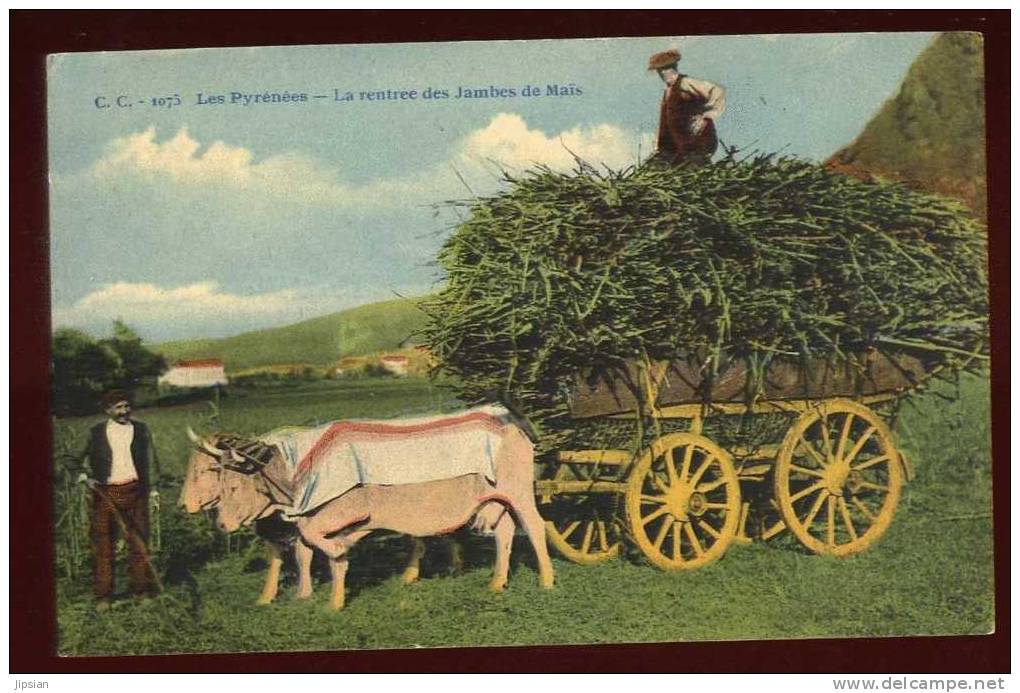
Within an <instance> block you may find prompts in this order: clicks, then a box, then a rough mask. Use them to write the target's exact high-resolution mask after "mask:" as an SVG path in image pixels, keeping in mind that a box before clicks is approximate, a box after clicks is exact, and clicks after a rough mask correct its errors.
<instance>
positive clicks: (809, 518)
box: [801, 491, 829, 528]
mask: <svg viewBox="0 0 1020 693" xmlns="http://www.w3.org/2000/svg"><path fill="white" fill-rule="evenodd" d="M828 497H829V494H827V493H825V492H824V491H823V492H821V493H819V494H818V498H816V499H815V503H814V505H812V506H811V510H809V511H808V514H807V515H805V516H804V519H803V520H802V521H801V524H803V525H804V526H805V527H807V528H810V527H811V524H812V523H813V522H814V521H815V517H817V516H818V511H819V510H821V509H822V505H823V504H824V503H825V499H826V498H828Z"/></svg>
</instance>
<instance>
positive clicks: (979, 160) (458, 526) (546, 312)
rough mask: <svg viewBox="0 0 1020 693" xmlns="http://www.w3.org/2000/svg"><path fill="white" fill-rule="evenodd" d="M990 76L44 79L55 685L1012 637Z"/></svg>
mask: <svg viewBox="0 0 1020 693" xmlns="http://www.w3.org/2000/svg"><path fill="white" fill-rule="evenodd" d="M983 64H984V53H983V44H982V37H981V35H980V34H975V33H966V32H951V33H923V32H908V33H853V34H850V33H845V34H844V33H840V34H831V33H830V34H770V35H764V34H761V35H717V36H691V37H686V36H668V35H664V36H661V37H643V38H627V39H584V40H580V39H579V40H543V41H475V42H455V43H403V44H365V45H316V46H289V47H271V46H269V47H261V48H225V49H188V50H161V51H136V52H131V51H128V52H106V53H65V54H56V55H51V56H49V60H48V64H47V104H48V116H47V136H48V153H49V154H48V156H49V183H50V191H49V194H50V205H51V206H50V215H51V236H50V252H51V299H52V322H53V333H52V345H53V350H52V388H53V389H52V402H53V414H54V416H55V418H54V447H53V449H54V459H53V465H54V480H55V484H54V488H53V493H54V494H55V495H54V504H55V515H54V517H55V529H54V532H55V533H54V536H53V542H54V554H55V560H56V567H55V570H56V574H57V594H56V599H57V619H58V652H59V654H61V655H65V656H90V655H91V656H95V655H143V654H167V653H212V652H217V653H229V652H255V651H259V652H268V651H308V650H329V651H339V650H358V649H362V650H363V649H386V648H411V647H475V646H506V645H552V644H591V643H635V642H686V641H708V640H711V641H725V640H776V639H806V638H848V637H885V636H921V635H964V634H969V635H974V634H986V633H989V632H990V631H992V630H993V624H994V621H995V613H994V604H995V600H994V590H993V526H992V505H991V503H992V501H991V498H992V476H991V468H992V466H991V442H990V418H991V417H990V405H989V401H990V400H989V397H990V394H989V393H990V366H989V351H990V349H989V337H988V314H989V307H988V305H989V303H988V301H989V299H988V265H987V262H988V259H987V258H988V255H987V231H986V224H987V222H986V215H987V203H986V197H987V187H986V162H985V156H984V152H985V126H984V123H985V120H984V110H985V105H984V94H985V91H984V89H985V82H984V75H983Z"/></svg>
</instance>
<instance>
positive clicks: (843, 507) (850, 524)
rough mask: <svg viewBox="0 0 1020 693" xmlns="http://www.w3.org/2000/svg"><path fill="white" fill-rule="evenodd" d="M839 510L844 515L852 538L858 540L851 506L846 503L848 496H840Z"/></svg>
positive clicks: (844, 520) (845, 523)
mask: <svg viewBox="0 0 1020 693" xmlns="http://www.w3.org/2000/svg"><path fill="white" fill-rule="evenodd" d="M839 512H840V514H841V515H842V516H843V524H844V525H846V531H847V532H848V533H849V534H850V540H851V541H857V528H855V527H854V521H853V520H852V519H851V518H850V508H849V507H848V506H847V504H846V498H843V497H840V499H839Z"/></svg>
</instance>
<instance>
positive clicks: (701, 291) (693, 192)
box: [422, 156, 988, 446]
mask: <svg viewBox="0 0 1020 693" xmlns="http://www.w3.org/2000/svg"><path fill="white" fill-rule="evenodd" d="M506 182H507V183H508V189H507V190H506V192H503V193H502V194H498V195H495V196H491V197H485V198H480V199H475V200H472V201H469V202H466V203H464V205H463V208H464V212H465V214H464V217H463V221H462V223H461V224H460V225H459V226H458V227H457V228H456V230H455V231H454V233H453V234H452V235H451V236H450V238H449V239H448V240H447V242H446V243H445V245H444V247H443V249H442V251H441V253H440V256H439V263H440V266H441V267H442V268H443V269H444V270H445V272H446V277H447V282H446V285H445V288H444V289H443V290H442V291H441V292H440V293H439V294H438V295H437V296H436V297H435V298H433V299H432V300H430V301H428V302H426V303H425V304H424V305H423V306H422V307H423V309H424V310H425V311H426V313H427V314H428V315H429V322H428V325H427V327H426V329H425V334H424V339H425V342H426V343H427V344H428V346H429V348H430V350H431V351H432V352H433V353H434V354H435V355H436V356H437V357H438V359H439V361H440V363H441V366H440V368H441V369H442V370H444V371H446V372H448V373H449V374H451V375H453V376H455V377H456V378H457V379H458V381H459V382H460V383H461V385H460V387H461V388H462V391H461V393H460V394H461V396H463V397H465V398H466V399H467V400H469V401H471V400H476V399H484V398H485V397H486V396H491V393H493V392H500V393H505V394H507V395H509V396H510V397H511V398H513V399H514V400H516V401H517V402H518V403H519V404H520V405H521V407H522V408H523V410H524V412H525V413H526V414H527V415H528V416H529V418H531V419H532V420H533V421H534V422H535V423H537V424H539V425H540V426H541V427H542V429H543V433H544V434H545V436H546V440H545V441H544V442H546V444H547V445H553V446H555V445H559V444H564V443H566V442H567V441H568V440H569V439H570V437H571V435H572V433H573V432H575V431H576V428H577V420H576V418H575V417H573V416H571V406H572V401H571V400H572V396H573V394H574V393H576V391H577V388H578V384H579V383H588V384H593V383H599V382H601V383H610V384H619V383H622V384H623V389H629V390H631V391H632V394H633V396H634V397H635V398H639V397H640V394H639V393H638V392H637V391H635V388H634V387H632V385H631V383H630V382H629V381H631V380H633V369H634V364H636V363H642V362H643V363H646V364H647V363H655V362H663V363H686V364H688V367H687V368H688V370H691V369H692V368H693V369H694V372H697V373H699V374H701V377H702V382H701V383H695V384H694V391H695V392H698V393H700V396H701V397H702V398H703V399H705V400H708V399H711V396H712V390H713V381H714V380H715V379H717V378H718V377H719V376H720V373H721V372H723V371H726V370H727V369H728V368H729V367H730V366H732V364H734V363H740V364H742V365H743V367H742V370H741V371H740V372H741V373H743V374H745V376H744V377H745V382H744V383H743V384H742V386H741V387H740V388H739V396H740V397H743V398H745V399H754V398H760V397H763V396H764V395H765V394H766V380H767V378H766V375H767V373H768V369H769V367H770V364H774V363H777V362H783V363H786V364H787V365H788V366H789V364H791V363H792V364H797V365H798V366H799V367H800V368H802V369H805V368H809V367H810V368H814V367H816V366H814V365H813V364H818V363H819V362H833V361H838V362H840V363H842V364H844V366H846V367H851V368H852V367H853V366H854V364H858V365H859V364H861V363H863V362H864V360H865V359H864V357H863V356H862V355H866V354H867V355H870V356H869V358H872V359H873V358H874V355H875V354H879V355H881V354H890V355H892V354H903V353H906V354H909V355H910V356H911V358H913V359H915V362H917V363H921V364H923V368H924V369H928V370H930V369H936V368H944V367H948V368H949V369H950V370H952V369H954V368H960V367H964V366H967V365H970V364H974V363H976V362H980V361H981V360H982V359H984V358H985V355H986V353H987V340H986V336H985V335H986V329H987V313H988V306H987V276H986V250H985V232H984V229H983V227H981V226H980V225H979V224H977V223H976V222H975V221H974V220H973V219H972V218H971V217H970V216H969V215H968V213H967V211H966V209H965V208H964V207H963V206H962V205H960V204H958V203H955V202H953V201H951V200H948V199H945V198H941V197H935V196H930V195H925V194H921V193H917V192H912V191H910V190H908V189H906V188H905V187H903V186H900V185H894V184H886V183H873V182H863V181H858V180H855V179H851V178H847V177H844V176H840V175H832V174H830V173H829V172H827V171H826V170H825V169H824V168H822V167H821V166H818V165H816V164H812V163H808V162H804V161H800V160H796V159H789V158H775V157H771V156H759V157H754V158H748V159H744V160H741V161H737V160H733V159H727V160H724V161H722V162H719V163H715V164H712V165H709V166H706V167H702V168H683V167H681V168H671V169H670V168H659V167H651V166H645V167H640V168H630V169H626V170H623V171H619V172H616V171H608V170H607V171H597V170H595V169H593V168H592V167H590V166H588V165H586V164H583V163H579V165H578V168H577V169H576V170H575V171H573V172H571V173H566V174H564V173H557V172H554V171H552V170H549V169H546V168H538V169H535V170H533V171H530V172H529V173H527V174H525V175H523V176H522V177H519V178H514V177H511V176H507V178H506ZM847 364H849V366H847ZM614 386H617V385H614ZM735 396H737V395H735Z"/></svg>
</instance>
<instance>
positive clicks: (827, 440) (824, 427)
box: [818, 413, 832, 465]
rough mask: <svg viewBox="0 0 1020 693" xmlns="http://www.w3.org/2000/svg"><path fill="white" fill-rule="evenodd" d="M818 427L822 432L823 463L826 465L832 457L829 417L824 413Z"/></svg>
mask: <svg viewBox="0 0 1020 693" xmlns="http://www.w3.org/2000/svg"><path fill="white" fill-rule="evenodd" d="M818 427H819V430H820V431H821V434H822V443H823V444H824V445H825V448H824V450H825V463H824V464H826V465H828V463H829V460H831V459H832V436H831V435H830V434H829V418H828V416H826V415H825V414H824V413H823V414H822V417H821V420H820V422H819V425H818Z"/></svg>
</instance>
